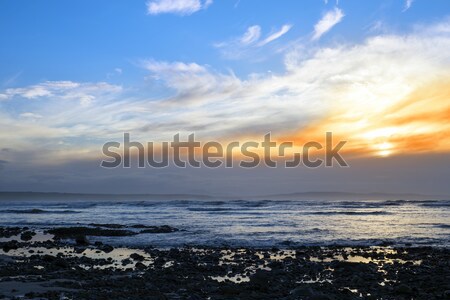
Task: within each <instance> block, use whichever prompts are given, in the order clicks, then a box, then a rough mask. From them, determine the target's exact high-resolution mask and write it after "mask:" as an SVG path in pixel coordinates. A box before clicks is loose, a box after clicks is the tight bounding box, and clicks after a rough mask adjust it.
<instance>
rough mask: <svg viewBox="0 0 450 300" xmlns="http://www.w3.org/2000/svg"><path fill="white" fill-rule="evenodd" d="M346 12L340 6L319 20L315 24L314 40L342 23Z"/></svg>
mask: <svg viewBox="0 0 450 300" xmlns="http://www.w3.org/2000/svg"><path fill="white" fill-rule="evenodd" d="M344 16H345V15H344V12H343V11H342V10H341V9H339V8H337V7H336V8H334V9H333V10H330V11H328V12H327V13H326V14H325V15H324V16H323V17H322V19H320V20H319V22H317V23H316V25H315V26H314V33H313V36H312V38H311V39H312V40H313V41H315V40H318V39H320V38H321V37H322V36H323V35H324V34H325V33H327V32H328V31H330V30H331V29H332V28H333V27H334V26H335V25H336V24H338V23H340V22H341V21H342V19H343V18H344Z"/></svg>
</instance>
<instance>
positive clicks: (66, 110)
mask: <svg viewBox="0 0 450 300" xmlns="http://www.w3.org/2000/svg"><path fill="white" fill-rule="evenodd" d="M445 24H447V23H442V24H433V25H432V26H431V27H430V28H431V29H430V28H422V29H420V30H415V31H413V32H411V33H409V34H401V35H400V34H397V35H394V34H390V35H387V34H381V35H376V36H372V37H370V38H368V39H367V40H365V41H362V42H358V43H353V44H345V45H342V44H341V45H339V44H333V46H331V47H317V48H314V49H313V50H310V51H304V49H301V50H292V51H290V52H289V53H287V54H286V56H285V63H284V70H282V71H279V72H277V73H275V72H273V73H260V74H251V75H249V76H247V77H241V78H239V77H238V76H236V75H235V74H234V73H233V72H232V71H228V70H225V71H224V70H217V69H214V68H212V67H211V66H208V65H201V64H198V63H194V62H177V61H174V62H167V61H158V60H146V61H142V63H141V67H142V68H144V69H146V70H147V72H148V78H147V83H148V84H149V86H150V88H146V89H145V90H140V91H139V90H134V91H133V93H132V95H128V94H127V92H128V89H125V90H124V91H122V89H121V88H120V87H116V86H114V85H110V84H108V83H77V82H72V81H60V82H48V81H46V82H42V83H37V84H34V85H30V86H24V87H20V88H16V89H6V90H2V91H0V94H3V95H7V97H8V99H9V100H8V101H4V102H2V106H1V109H0V128H2V130H1V131H0V140H2V142H3V143H4V144H5V145H8V147H9V148H12V149H32V150H30V151H31V152H32V153H31V154H30V153H27V155H19V154H17V155H18V156H14V157H5V158H6V159H8V161H21V162H23V163H24V164H25V163H42V164H55V163H59V162H64V161H72V160H74V159H84V160H87V159H98V156H99V155H100V151H101V145H102V143H104V142H106V141H109V140H116V141H120V140H121V138H122V135H123V132H130V133H131V134H132V137H133V139H137V140H141V141H142V142H148V141H155V142H157V141H164V140H170V139H171V138H172V136H173V135H174V134H176V133H178V132H179V133H181V134H182V135H184V136H186V135H187V134H189V133H192V132H195V133H196V135H197V136H198V137H199V138H201V139H202V140H208V139H217V140H230V139H238V140H248V139H256V138H260V137H261V136H262V135H263V134H265V133H267V132H269V131H271V132H272V133H273V134H274V136H275V135H276V136H278V137H280V140H281V139H284V140H294V141H296V140H298V141H303V139H316V138H317V137H323V136H324V132H325V131H333V133H335V134H336V135H337V136H338V137H342V138H344V139H346V140H349V144H348V149H351V150H352V151H355V152H358V153H360V154H361V155H374V154H375V155H376V154H377V153H380V154H381V153H385V154H386V153H388V152H386V151H390V153H400V152H402V151H410V152H411V153H415V152H417V151H425V150H424V149H426V150H427V151H437V152H439V151H449V150H450V139H449V138H448V137H449V136H450V128H449V127H450V125H449V124H448V121H447V120H448V111H450V108H449V107H448V106H449V104H448V101H444V100H443V99H448V96H449V95H450V91H448V88H446V86H447V87H448V86H450V84H449V83H448V78H450V54H449V53H448V51H443V49H449V48H450V31H448V30H446V28H447V27H446V26H447V25H445ZM436 28H438V29H439V30H437V29H436ZM424 74H427V76H424ZM149 90H150V91H151V92H149ZM161 90H162V91H163V92H160V91H161ZM153 91H154V92H153ZM79 94H81V95H88V96H92V97H94V100H92V101H91V103H90V106H89V109H86V107H83V106H82V105H74V101H64V100H65V99H66V98H68V99H70V100H76V99H78V100H79V97H77V96H74V95H79ZM12 100H14V101H12ZM30 100H32V101H30ZM14 102H19V103H18V104H20V105H17V106H13V105H14ZM75 104H77V102H75ZM418 111H420V112H421V114H420V115H418V114H417V112H418ZM30 112H32V113H33V114H36V115H40V116H42V117H41V118H29V117H24V116H27V115H28V114H29V113H30ZM30 116H31V115H30ZM433 116H436V117H435V118H434V117H433ZM435 137H439V139H438V142H436V143H435V144H430V143H428V144H427V141H428V142H429V141H430V140H433V138H435ZM61 142H63V143H61ZM427 145H428V148H426V147H427ZM3 155H6V154H3ZM9 155H13V154H12V153H10V154H9Z"/></svg>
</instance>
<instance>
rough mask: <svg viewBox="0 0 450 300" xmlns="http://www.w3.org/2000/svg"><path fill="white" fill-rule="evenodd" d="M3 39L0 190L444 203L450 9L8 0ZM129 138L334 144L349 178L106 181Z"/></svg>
mask: <svg viewBox="0 0 450 300" xmlns="http://www.w3.org/2000/svg"><path fill="white" fill-rule="evenodd" d="M0 38H1V42H0V45H1V46H0V66H1V68H0V190H3V191H59V192H95V193H105V192H113V193H200V194H220V195H225V194H226V195H262V194H275V193H293V192H306V191H347V192H389V193H424V194H438V195H450V185H449V184H448V178H450V168H449V167H450V157H449V156H450V155H449V154H450V122H449V120H450V2H449V1H448V0H433V1H428V0H406V1H402V0H379V1H359V0H339V1H336V0H328V1H326V0H325V1H323V0H306V1H294V0H292V1H288V0H286V1H275V0H268V1H260V0H229V1H225V0H222V1H220V0H150V1H147V2H146V1H140V0H137V1H111V0H109V1H104V0H99V1H87V0H77V1H57V0H53V1H50V0H42V1H25V0H14V1H12V0H4V1H0ZM124 132H129V133H130V134H131V136H132V138H133V139H134V140H138V141H141V142H143V143H145V142H149V141H155V142H161V141H170V140H171V139H172V137H173V135H174V134H176V133H180V135H181V137H183V138H184V139H186V138H187V136H188V135H189V134H191V133H195V134H196V137H197V138H198V139H199V140H200V141H210V140H217V141H220V142H224V143H225V142H227V141H231V140H236V141H241V142H244V141H247V140H250V139H253V140H256V141H260V140H261V139H262V137H263V136H264V134H266V133H268V132H271V133H272V136H273V138H274V139H275V140H277V141H280V142H282V141H294V142H296V143H297V142H298V143H299V144H302V143H305V142H307V141H311V140H318V141H320V140H321V139H323V138H324V136H325V132H333V135H334V137H335V138H336V140H346V141H347V144H346V146H345V149H344V152H343V153H344V154H345V155H346V158H347V159H348V162H349V164H350V167H349V168H338V167H335V168H318V169H307V168H305V167H299V168H297V169H283V168H277V169H268V168H265V167H264V166H261V167H259V168H255V169H251V170H245V169H239V168H234V169H222V168H219V169H213V170H211V169H206V168H200V169H192V168H187V169H177V168H173V167H169V168H166V169H161V170H158V169H151V168H146V169H136V168H131V169H122V168H119V169H102V168H100V161H101V160H102V158H103V155H102V152H101V150H102V145H103V144H104V143H105V142H108V141H119V142H120V141H121V140H122V137H123V133H124Z"/></svg>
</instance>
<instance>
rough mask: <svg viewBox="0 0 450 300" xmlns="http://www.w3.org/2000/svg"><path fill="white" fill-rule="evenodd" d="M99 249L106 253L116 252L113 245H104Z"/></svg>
mask: <svg viewBox="0 0 450 300" xmlns="http://www.w3.org/2000/svg"><path fill="white" fill-rule="evenodd" d="M98 249H100V250H102V251H103V252H105V253H110V252H112V251H113V250H114V247H113V246H111V245H102V246H100V247H98Z"/></svg>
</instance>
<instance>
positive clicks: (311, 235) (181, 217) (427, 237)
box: [0, 199, 450, 247]
mask: <svg viewBox="0 0 450 300" xmlns="http://www.w3.org/2000/svg"><path fill="white" fill-rule="evenodd" d="M0 205H1V208H0V225H1V226H29V227H31V228H35V229H42V230H45V229H47V228H51V227H55V226H74V225H80V224H82V225H86V224H89V223H115V224H123V225H133V224H144V225H154V226H160V225H170V226H173V227H176V228H178V229H180V231H178V232H173V233H161V234H154V233H150V234H139V235H136V236H128V237H95V238H94V237H92V238H90V239H91V240H92V241H96V240H99V241H103V242H107V243H111V244H115V245H118V244H122V245H130V246H138V245H154V246H157V247H171V246H181V245H184V244H191V245H215V246H218V245H240V246H258V247H271V246H277V245H278V246H289V245H330V244H345V245H376V244H380V243H382V242H388V243H392V244H393V245H405V244H406V245H412V246H424V245H430V246H444V247H448V246H449V245H450V200H441V201H434V200H433V201H431V200H430V201H408V200H390V201H384V200H372V201H371V200H361V201H333V200H326V201H317V200H314V201H312V200H311V201H305V200H298V201H295V200H288V201H271V200H233V201H207V200H199V201H195V200H161V201H157V200H149V201H136V200H129V201H127V199H123V200H121V201H116V200H114V201H103V200H100V201H88V200H80V201H75V200H70V201H66V200H64V199H62V200H59V201H58V200H48V201H42V200H14V201H13V200H11V201H8V200H2V201H1V202H0Z"/></svg>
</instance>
